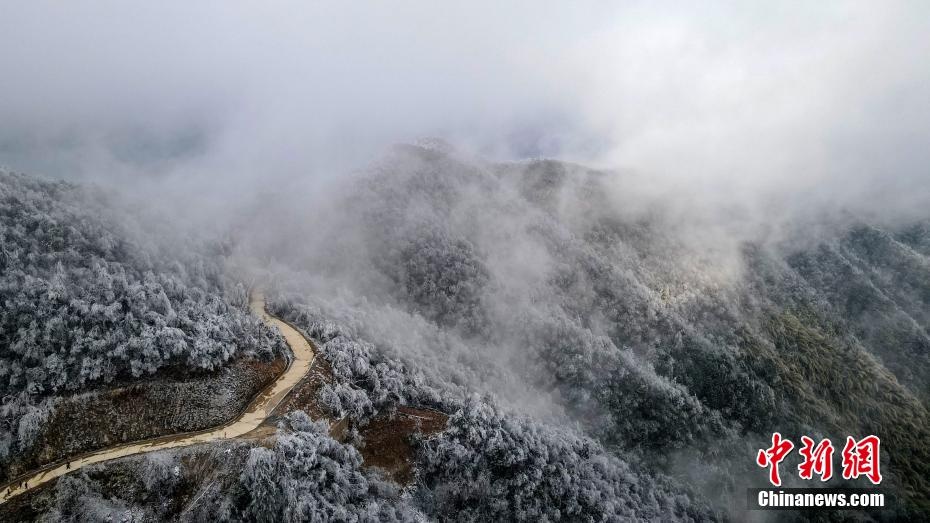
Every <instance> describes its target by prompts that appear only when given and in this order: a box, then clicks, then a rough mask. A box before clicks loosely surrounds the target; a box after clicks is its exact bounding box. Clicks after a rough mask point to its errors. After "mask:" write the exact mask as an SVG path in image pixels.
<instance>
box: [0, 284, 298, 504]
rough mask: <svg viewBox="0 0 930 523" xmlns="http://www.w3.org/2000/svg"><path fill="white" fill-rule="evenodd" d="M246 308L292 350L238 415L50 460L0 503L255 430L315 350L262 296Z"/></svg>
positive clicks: (0, 495) (6, 491)
mask: <svg viewBox="0 0 930 523" xmlns="http://www.w3.org/2000/svg"><path fill="white" fill-rule="evenodd" d="M249 307H250V308H251V309H252V312H253V313H254V314H255V315H257V316H258V317H260V318H261V319H262V320H263V321H264V322H265V323H267V324H269V325H272V326H274V327H277V328H278V330H279V331H280V332H281V334H282V335H284V339H285V341H287V344H288V346H290V348H291V351H292V352H293V353H294V359H293V361H292V362H291V364H290V366H288V368H287V369H286V370H285V371H284V372H283V373H282V374H281V375H280V376H278V378H277V379H276V380H275V381H274V383H272V384H271V385H269V386H268V387H266V388H265V390H263V391H262V392H260V393H259V394H258V395H257V396H255V398H253V399H252V402H251V403H249V406H248V407H246V409H245V411H244V412H243V413H242V414H241V415H240V416H239V417H238V418H236V419H235V420H233V421H230V422H229V423H227V424H225V425H221V426H219V427H215V428H212V429H207V430H204V431H199V432H187V433H183V434H173V435H168V436H161V437H158V438H152V439H148V440H143V441H138V442H135V443H124V444H121V445H117V446H114V447H110V448H106V449H101V450H98V451H95V452H91V453H87V454H82V455H80V456H76V457H73V458H71V460H70V461H68V462H56V463H51V464H49V465H46V466H45V467H43V468H41V469H38V470H36V471H33V472H30V473H28V475H24V476H20V477H19V478H16V479H15V480H14V481H12V482H11V483H9V484H8V485H6V486H5V487H4V488H3V490H0V504H2V503H4V502H6V501H7V500H9V499H10V498H13V497H15V496H18V495H19V494H22V493H23V492H26V491H28V490H31V489H34V488H36V487H38V486H39V485H42V484H44V483H47V482H48V481H51V480H53V479H55V478H58V477H60V476H63V475H65V474H68V473H69V472H72V471H75V470H78V469H80V468H82V467H86V466H88V465H92V464H94V463H101V462H104V461H109V460H111V459H116V458H122V457H125V456H132V455H135V454H144V453H146V452H155V451H157V450H164V449H171V448H177V447H188V446H190V445H196V444H198V443H206V442H209V441H218V440H222V439H229V438H236V437H239V436H242V435H245V434H247V433H249V432H251V431H252V430H254V429H256V428H257V427H258V426H259V425H261V424H262V422H263V421H265V419H267V418H268V416H270V415H271V413H272V412H274V410H275V408H276V407H277V406H278V405H279V404H280V403H281V401H282V400H283V399H284V398H285V396H287V394H288V393H289V392H290V391H291V389H293V388H294V386H295V385H297V383H298V382H299V381H300V380H301V378H303V377H304V376H306V375H307V373H308V372H309V371H310V366H311V365H312V364H313V360H314V358H315V357H316V353H315V352H314V351H313V346H312V345H311V344H310V342H309V341H307V339H306V338H304V337H303V335H302V334H300V333H299V332H298V331H297V330H296V329H294V328H293V327H291V326H290V325H288V324H287V323H285V322H284V321H281V320H280V319H278V318H275V317H274V316H271V315H270V314H268V313H267V312H266V311H265V298H264V295H263V294H262V293H261V292H253V293H252V295H251V298H250V300H249Z"/></svg>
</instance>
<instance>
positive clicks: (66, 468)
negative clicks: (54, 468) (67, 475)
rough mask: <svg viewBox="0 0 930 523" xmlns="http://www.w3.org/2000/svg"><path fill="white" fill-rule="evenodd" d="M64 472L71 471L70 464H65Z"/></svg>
mask: <svg viewBox="0 0 930 523" xmlns="http://www.w3.org/2000/svg"><path fill="white" fill-rule="evenodd" d="M65 470H71V462H70V461H69V462H67V463H65Z"/></svg>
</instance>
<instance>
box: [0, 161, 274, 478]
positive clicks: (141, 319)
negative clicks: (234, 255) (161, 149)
mask: <svg viewBox="0 0 930 523" xmlns="http://www.w3.org/2000/svg"><path fill="white" fill-rule="evenodd" d="M222 249H223V247H222V245H221V244H217V243H208V242H205V241H203V240H198V239H196V238H195V237H193V236H187V235H186V233H182V232H180V231H178V230H177V229H176V228H174V227H173V226H172V225H170V224H169V223H168V222H166V221H164V218H162V217H159V216H157V215H155V214H153V213H151V212H147V211H145V210H144V209H138V210H133V209H130V208H129V207H128V206H127V205H126V204H124V203H121V201H120V200H119V199H118V198H117V197H115V196H114V195H112V194H107V193H105V192H104V191H102V190H99V189H95V188H92V187H79V186H76V185H73V184H70V183H65V182H51V181H42V180H39V179H36V178H33V177H28V176H24V175H18V174H11V173H0V395H2V396H3V404H2V407H0V419H2V423H0V461H2V462H3V463H6V461H7V460H8V459H9V458H10V456H11V454H17V453H21V452H22V451H23V450H24V449H25V448H28V447H29V445H30V444H31V443H32V441H33V439H34V437H35V435H36V434H37V433H38V432H39V430H40V428H41V426H42V424H43V422H44V421H45V420H46V418H47V417H48V415H49V411H50V409H51V408H52V406H53V405H54V402H55V401H56V398H59V397H61V396H62V395H67V394H72V393H75V392H79V391H86V390H94V389H96V388H100V387H104V386H107V385H108V384H117V383H130V382H135V381H138V380H142V379H145V378H146V377H150V376H153V375H157V374H158V373H160V372H163V371H169V370H170V371H171V373H172V374H173V375H175V376H178V375H180V376H184V375H190V374H191V373H198V372H208V371H213V370H216V369H218V368H221V367H223V366H224V365H226V364H227V363H229V362H230V361H231V360H233V359H235V358H239V357H249V358H263V359H266V360H267V359H270V358H271V357H272V356H275V355H280V354H282V352H281V351H282V347H283V344H281V343H280V342H279V341H278V340H277V338H276V337H275V336H274V335H273V333H272V332H271V331H270V330H269V329H268V328H267V327H265V326H264V325H263V324H262V323H261V322H259V321H258V320H257V319H255V318H253V317H252V316H251V315H250V314H249V313H248V310H247V308H246V301H247V296H246V291H245V289H244V288H243V287H242V285H241V284H237V283H235V282H233V281H232V280H230V279H229V278H228V277H227V276H226V275H225V273H224V257H223V251H222ZM100 422H101V423H107V421H106V420H105V419H104V420H100Z"/></svg>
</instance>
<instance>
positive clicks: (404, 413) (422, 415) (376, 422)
mask: <svg viewBox="0 0 930 523" xmlns="http://www.w3.org/2000/svg"><path fill="white" fill-rule="evenodd" d="M448 418H449V417H448V416H447V415H445V414H443V413H442V412H439V411H435V410H428V409H417V408H413V407H398V408H397V410H396V411H395V412H393V413H391V414H383V415H381V416H378V417H376V418H375V419H373V420H372V421H371V422H370V423H369V424H368V425H367V426H365V427H364V428H362V429H361V430H360V431H359V434H360V436H361V437H362V441H363V443H362V445H361V448H359V451H360V452H361V454H362V457H363V458H364V459H365V465H366V466H369V467H378V468H380V469H382V470H384V471H385V473H386V474H387V475H388V477H390V478H392V479H393V480H395V481H397V482H398V483H400V484H403V485H406V484H409V483H410V482H411V481H412V480H413V459H412V458H413V450H414V447H413V439H414V438H415V437H430V436H433V435H435V434H438V433H440V432H442V431H443V430H444V429H445V428H446V421H447V420H448Z"/></svg>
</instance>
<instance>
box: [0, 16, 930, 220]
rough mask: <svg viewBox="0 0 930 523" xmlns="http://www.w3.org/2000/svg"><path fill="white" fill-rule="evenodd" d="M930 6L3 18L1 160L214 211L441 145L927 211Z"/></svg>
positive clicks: (701, 187) (777, 195)
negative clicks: (141, 187)
mask: <svg viewBox="0 0 930 523" xmlns="http://www.w3.org/2000/svg"><path fill="white" fill-rule="evenodd" d="M928 11H930V9H928V8H927V7H926V5H924V4H921V3H911V2H885V3H882V4H881V5H879V4H875V3H857V2H853V3H818V4H816V5H801V4H794V5H780V6H767V7H762V6H745V5H737V4H735V3H729V2H720V3H714V4H704V5H702V6H700V7H697V6H694V7H692V6H688V5H681V4H677V3H652V2H650V3H642V2H627V3H624V4H622V5H617V6H607V5H601V4H597V3H580V4H579V3H573V4H572V5H570V6H569V5H564V4H563V5H556V4H555V3H542V4H540V3H530V2H526V3H523V2H519V3H514V4H510V5H507V6H500V5H497V3H491V2H488V3H477V4H476V3H469V4H467V5H457V6H450V5H438V4H434V3H428V2H393V3H391V4H389V5H388V4H382V5H377V4H376V5H366V6H346V5H338V4H335V3H326V2H324V3H314V4H312V5H308V4H305V3H299V2H280V3H266V4H263V5H256V4H249V3H228V2H207V3H198V4H196V5H191V4H190V3H187V2H159V3H157V4H148V5H129V4H126V3H122V2H110V1H100V2H92V3H88V4H67V5H62V4H60V3H54V2H28V3H10V4H8V5H6V6H5V7H4V9H3V16H2V17H0V70H2V71H3V75H4V82H3V94H4V96H3V97H0V121H2V122H3V126H2V127H0V163H2V164H6V165H7V166H9V167H12V168H14V169H19V170H26V171H38V172H43V173H48V174H52V175H56V176H90V177H101V176H105V177H108V178H109V179H121V180H131V181H132V182H133V183H139V180H141V179H146V180H148V179H150V178H151V177H140V175H142V174H148V175H156V176H157V177H156V178H155V180H157V182H156V185H158V186H160V187H161V189H160V190H170V189H166V188H173V189H174V190H175V192H176V193H177V194H195V195H198V196H203V197H204V198H206V197H207V196H206V195H207V193H214V194H216V193H217V191H218V189H217V187H218V184H217V182H218V181H222V187H223V188H224V189H225V190H223V191H219V193H221V194H222V195H221V196H220V197H218V203H217V206H222V205H223V203H220V202H227V201H228V197H229V195H230V194H234V193H236V192H239V193H242V192H249V191H252V190H254V187H255V184H256V182H258V183H261V184H262V185H263V186H267V184H268V183H270V182H274V181H281V180H289V181H292V180H297V179H301V180H304V181H306V180H311V183H316V182H317V181H319V180H326V179H333V178H338V177H339V176H340V175H341V174H343V173H345V172H347V171H350V170H352V169H354V168H357V167H359V166H362V165H366V164H367V163H368V162H370V161H371V160H372V159H373V158H375V157H376V156H377V155H378V154H380V152H381V151H382V150H383V149H384V148H385V147H386V146H388V145H390V144H392V143H395V142H399V141H410V140H415V139H417V138H420V137H424V136H437V137H442V138H444V139H446V140H448V141H450V142H451V143H453V144H456V145H458V146H460V147H464V148H466V149H470V150H472V151H476V152H478V153H481V154H485V155H487V156H491V157H496V158H524V157H533V156H556V157H563V158H568V159H571V160H575V161H579V162H582V163H588V164H593V165H597V166H601V167H608V168H622V169H626V170H628V172H629V173H630V174H629V176H628V177H627V179H632V180H636V182H635V183H632V184H631V183H625V184H623V185H622V187H621V190H629V189H631V187H633V188H635V191H637V192H639V193H643V192H645V193H646V194H651V195H653V196H656V197H662V198H664V199H667V200H673V201H677V200H682V201H683V203H686V204H687V205H692V204H693V200H696V199H702V200H703V202H704V203H703V204H702V205H705V206H710V207H714V206H715V205H717V203H718V201H733V200H738V201H741V202H744V203H747V204H748V205H749V206H752V207H761V206H764V205H766V204H767V205H772V202H773V201H777V202H779V204H780V205H787V206H789V207H790V206H792V205H794V206H797V207H803V206H811V205H821V204H823V203H824V202H833V203H835V204H837V205H839V206H860V207H863V208H866V209H867V210H874V208H875V207H876V203H879V204H880V206H882V207H889V205H888V204H887V202H893V203H894V206H895V207H899V208H903V209H905V210H907V209H914V208H918V207H919V206H920V205H922V204H924V203H926V202H927V197H928V192H930V191H928V187H927V186H928V183H927V181H926V180H927V178H928V176H927V173H926V165H928V163H930V162H928V160H930V158H928V155H930V153H928V152H927V148H926V147H925V146H924V145H923V144H924V143H926V140H927V138H928V137H930V101H928V100H930V99H928V98H927V97H926V95H925V93H926V92H927V88H928V87H930V85H928V84H930V65H928V63H927V61H926V60H925V59H924V58H923V57H925V56H927V53H928V51H930V37H928V36H927V35H928V34H930V31H928V29H930V27H928V26H930V16H928V15H930V13H928ZM166 177H172V178H173V179H174V180H176V181H178V183H177V184H165V183H163V182H164V181H165V178H166ZM682 188H686V189H687V190H685V191H682V190H681V189H682ZM695 196H701V197H702V198H695ZM878 197H880V198H878ZM799 199H800V201H801V203H797V201H798V200H799ZM689 202H690V203H689ZM791 202H795V203H793V204H792V203H791ZM881 202H884V203H881Z"/></svg>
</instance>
